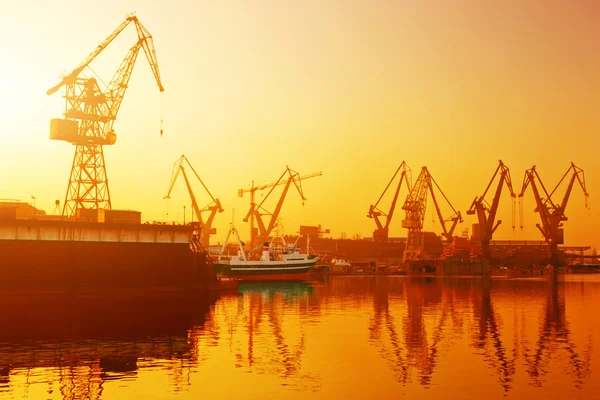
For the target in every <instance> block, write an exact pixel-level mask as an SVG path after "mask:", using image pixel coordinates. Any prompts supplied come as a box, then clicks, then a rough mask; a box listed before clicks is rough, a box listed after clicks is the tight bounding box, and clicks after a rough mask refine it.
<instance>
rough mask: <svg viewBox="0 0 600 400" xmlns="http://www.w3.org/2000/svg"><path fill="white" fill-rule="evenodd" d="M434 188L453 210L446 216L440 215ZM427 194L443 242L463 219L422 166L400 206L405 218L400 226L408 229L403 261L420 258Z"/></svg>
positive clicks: (450, 237)
mask: <svg viewBox="0 0 600 400" xmlns="http://www.w3.org/2000/svg"><path fill="white" fill-rule="evenodd" d="M436 188H437V190H438V191H439V192H440V194H441V195H442V197H443V198H444V200H446V203H447V204H448V205H449V206H450V208H451V209H452V211H453V214H452V215H451V216H450V217H448V218H444V217H443V216H442V212H441V210H440V206H439V204H438V201H437V198H436V194H435V190H434V189H436ZM428 194H430V195H431V200H433V205H434V207H435V211H436V214H437V217H438V220H439V222H440V225H441V226H442V234H441V235H442V240H443V241H444V243H445V244H448V243H450V242H451V241H452V235H453V234H454V229H455V228H456V225H457V224H458V223H461V222H462V221H463V219H462V216H461V215H460V211H456V210H455V209H454V207H453V206H452V204H451V203H450V201H449V200H448V198H447V197H446V195H445V194H444V192H443V191H442V189H441V188H440V187H439V185H438V184H437V182H436V181H435V179H433V177H432V176H431V174H430V173H429V170H428V169H427V167H423V168H422V169H421V173H420V174H419V176H418V178H417V180H416V182H415V184H414V185H413V187H412V189H411V191H410V193H409V195H408V196H407V197H406V201H405V202H404V205H403V206H402V209H403V210H404V211H406V218H405V219H404V220H403V221H402V227H403V228H407V229H408V238H407V240H406V248H405V250H404V254H403V256H402V258H403V261H406V260H409V259H415V258H420V257H421V256H422V254H423V221H424V220H425V211H426V208H427V195H428ZM447 222H451V225H450V227H446V223H447Z"/></svg>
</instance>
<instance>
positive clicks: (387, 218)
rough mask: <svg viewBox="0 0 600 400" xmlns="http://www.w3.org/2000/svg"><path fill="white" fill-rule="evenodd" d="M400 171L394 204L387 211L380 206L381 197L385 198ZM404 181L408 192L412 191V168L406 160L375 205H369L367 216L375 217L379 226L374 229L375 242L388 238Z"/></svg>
mask: <svg viewBox="0 0 600 400" xmlns="http://www.w3.org/2000/svg"><path fill="white" fill-rule="evenodd" d="M399 172H400V181H399V182H398V186H396V191H395V192H394V197H393V198H392V204H391V205H390V208H389V211H388V212H387V213H386V212H384V211H382V210H381V209H380V208H379V207H378V206H379V203H380V202H381V199H382V198H383V196H384V195H385V193H386V192H387V190H388V189H389V188H390V186H391V185H392V182H394V179H396V176H397V175H398V173H399ZM403 182H404V183H405V185H406V187H407V188H408V192H409V193H410V189H411V170H410V168H409V167H408V165H406V163H405V162H404V161H402V164H400V166H399V167H398V169H397V170H396V172H395V173H394V175H393V176H392V179H390V182H389V183H388V184H387V186H386V187H385V189H384V190H383V193H382V194H381V196H379V200H377V202H376V203H375V204H374V205H372V206H370V207H369V213H368V214H367V217H369V218H373V220H374V221H375V224H376V225H377V228H376V229H375V230H374V231H373V241H375V242H385V241H386V240H387V239H388V235H389V226H390V222H391V221H392V217H393V216H394V211H395V209H396V202H397V201H398V195H399V194H400V188H401V187H402V183H403ZM380 217H383V218H384V222H383V223H382V222H381V220H380V219H379V218H380Z"/></svg>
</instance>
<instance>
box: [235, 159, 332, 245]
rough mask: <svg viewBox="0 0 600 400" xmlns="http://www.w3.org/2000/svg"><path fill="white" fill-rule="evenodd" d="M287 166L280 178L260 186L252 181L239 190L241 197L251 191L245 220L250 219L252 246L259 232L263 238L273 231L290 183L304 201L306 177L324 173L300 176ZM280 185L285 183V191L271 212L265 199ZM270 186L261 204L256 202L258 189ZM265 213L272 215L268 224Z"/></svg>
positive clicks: (318, 173)
mask: <svg viewBox="0 0 600 400" xmlns="http://www.w3.org/2000/svg"><path fill="white" fill-rule="evenodd" d="M285 168H286V169H285V171H283V174H281V176H280V177H279V179H278V180H277V181H275V182H272V183H267V184H265V185H260V186H254V182H252V186H251V187H250V188H247V189H239V190H238V196H239V197H243V196H244V193H248V192H249V193H250V210H249V211H248V214H246V217H245V218H244V222H248V220H250V245H251V246H254V245H255V243H254V242H255V238H256V236H257V234H258V236H260V237H261V238H263V237H268V236H269V235H270V234H271V232H272V231H273V228H275V224H276V222H277V218H278V217H279V213H280V211H281V207H282V206H283V201H284V200H285V196H286V195H287V192H288V189H289V188H290V185H291V184H292V183H293V184H294V186H295V187H296V189H297V190H298V193H299V194H300V197H301V198H302V201H303V202H304V201H305V200H306V198H305V197H304V193H303V191H302V181H303V180H305V179H309V178H314V177H316V176H321V175H322V173H321V172H316V173H313V174H309V175H304V176H300V174H299V173H298V172H296V171H293V170H291V169H290V167H288V166H286V167H285ZM279 185H285V186H284V188H283V192H282V193H281V197H280V198H279V201H278V202H277V206H276V207H275V210H274V211H273V212H269V211H267V210H266V209H265V208H264V207H263V204H264V203H265V201H266V200H267V198H268V197H269V195H270V194H271V193H272V192H273V190H274V189H275V187H276V186H279ZM268 188H271V190H269V192H268V193H267V195H266V196H265V197H264V198H263V200H262V201H261V202H260V204H256V202H255V193H256V191H257V190H264V189H268ZM303 204H304V203H303ZM265 215H269V216H270V217H271V218H270V220H269V222H268V224H266V225H265V223H264V222H263V220H262V217H263V216H265ZM255 221H256V223H257V225H258V229H256V228H255V227H254V223H255Z"/></svg>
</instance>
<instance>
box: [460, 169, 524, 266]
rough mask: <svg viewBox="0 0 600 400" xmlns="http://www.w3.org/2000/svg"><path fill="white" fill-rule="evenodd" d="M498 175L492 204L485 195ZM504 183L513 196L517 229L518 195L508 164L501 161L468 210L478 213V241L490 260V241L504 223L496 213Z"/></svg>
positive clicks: (470, 212)
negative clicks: (481, 192) (479, 195)
mask: <svg viewBox="0 0 600 400" xmlns="http://www.w3.org/2000/svg"><path fill="white" fill-rule="evenodd" d="M496 176H500V179H499V180H498V186H497V187H496V193H495V194H494V198H493V200H492V204H491V205H490V204H489V203H488V202H487V201H486V200H485V195H486V194H487V193H488V190H490V188H491V186H492V183H494V180H495V179H496ZM504 184H506V186H507V187H508V190H509V191H510V196H511V197H512V228H513V231H514V229H515V210H516V197H517V196H516V195H515V192H514V190H513V186H512V181H511V179H510V171H509V169H508V167H507V166H506V165H504V163H503V162H502V160H500V161H499V165H498V167H497V168H496V172H494V175H493V176H492V179H491V180H490V183H488V185H487V187H486V188H485V190H484V191H483V194H482V195H481V197H475V199H474V200H473V203H472V204H471V208H469V210H468V211H467V215H473V214H477V219H478V221H479V238H478V242H479V245H480V247H481V252H482V253H483V257H484V258H485V259H486V260H487V261H489V260H490V258H491V252H490V241H491V240H492V236H493V234H494V232H495V231H496V229H497V228H498V226H499V225H500V224H501V223H502V220H498V221H496V213H497V211H498V205H499V203H500V195H501V194H502V188H503V187H504Z"/></svg>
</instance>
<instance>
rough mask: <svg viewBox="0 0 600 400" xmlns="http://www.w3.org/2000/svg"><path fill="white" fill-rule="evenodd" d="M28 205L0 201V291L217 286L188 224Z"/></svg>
mask: <svg viewBox="0 0 600 400" xmlns="http://www.w3.org/2000/svg"><path fill="white" fill-rule="evenodd" d="M31 208H32V207H31V206H30V205H28V204H27V203H19V202H15V201H13V202H0V289H15V290H30V289H31V290H43V291H48V290H50V291H55V290H58V291H67V292H94V291H103V292H104V291H106V290H112V291H122V292H127V293H133V292H134V291H135V290H139V291H146V292H148V291H152V292H155V291H164V292H172V291H181V290H192V291H203V290H209V289H210V287H211V285H212V286H213V287H217V286H218V280H217V277H216V275H215V274H214V271H212V270H211V268H210V259H209V257H208V255H207V254H206V252H205V251H203V249H202V246H201V244H200V243H199V239H198V237H197V235H195V232H196V229H197V227H195V226H194V225H192V224H187V225H186V224H183V225H182V224H175V223H169V224H168V223H164V222H144V223H142V221H141V212H139V211H133V210H114V209H113V210H109V209H106V210H99V209H81V210H79V212H78V214H77V216H76V217H74V218H70V219H63V218H61V217H60V216H49V215H45V213H44V212H40V211H39V210H35V208H33V212H31V210H30V209H31ZM28 209H29V211H28ZM24 210H25V212H24ZM36 211H37V212H36Z"/></svg>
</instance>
